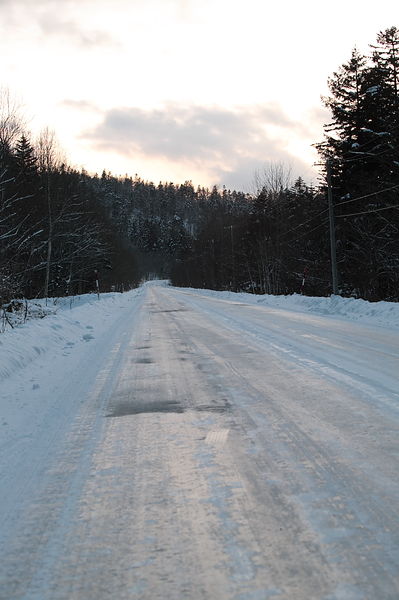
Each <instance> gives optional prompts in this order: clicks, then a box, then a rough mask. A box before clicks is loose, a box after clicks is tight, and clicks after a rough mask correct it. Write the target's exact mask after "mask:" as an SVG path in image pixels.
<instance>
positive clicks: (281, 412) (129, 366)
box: [0, 286, 399, 600]
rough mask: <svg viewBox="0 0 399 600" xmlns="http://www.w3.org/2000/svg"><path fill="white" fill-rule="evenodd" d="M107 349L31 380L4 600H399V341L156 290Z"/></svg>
mask: <svg viewBox="0 0 399 600" xmlns="http://www.w3.org/2000/svg"><path fill="white" fill-rule="evenodd" d="M92 337H93V338H94V339H90V337H86V338H85V339H87V344H86V346H85V348H86V351H85V352H84V353H81V354H80V355H78V354H76V357H77V358H74V353H73V349H71V351H70V355H68V353H69V350H68V351H66V352H65V356H62V357H60V356H55V357H54V360H53V362H52V361H51V359H50V358H49V359H48V364H47V366H46V364H45V363H41V373H38V375H37V377H36V379H35V383H34V384H33V386H32V389H31V391H30V393H29V394H28V393H27V387H26V385H25V383H24V381H23V374H20V375H19V376H18V377H19V378H17V379H15V399H16V398H17V396H18V394H19V396H18V399H19V402H20V403H21V402H22V401H23V402H26V411H27V414H28V415H29V419H26V422H24V421H23V420H20V421H18V423H19V429H18V428H17V427H15V434H13V437H11V438H9V440H8V442H7V443H6V444H5V443H4V442H3V443H1V447H0V449H1V457H0V466H1V480H0V485H1V495H2V505H1V508H2V511H1V515H0V525H1V527H0V531H1V536H0V541H1V549H0V597H1V599H4V600H12V599H17V598H18V599H24V600H61V599H62V600H72V599H76V600H102V599H109V598H114V599H115V600H125V599H132V600H133V599H144V600H197V599H198V600H199V599H204V600H205V599H206V600H230V599H232V600H233V599H234V600H266V599H269V598H276V599H279V600H312V599H317V600H366V599H367V600H387V599H390V600H397V599H398V598H399V467H398V464H399V436H398V408H399V394H398V392H399V344H398V330H397V329H396V330H392V331H390V330H389V329H386V328H383V327H378V328H377V327H374V328H372V327H369V326H365V325H361V324H356V323H350V322H348V321H344V320H340V319H334V318H326V317H322V316H314V315H311V314H303V313H302V314H301V313H295V312H289V311H284V310H279V309H271V308H268V307H265V306H259V305H250V304H244V303H242V302H237V301H233V300H228V301H226V300H221V299H217V298H211V297H206V296H201V294H200V293H191V292H190V291H184V290H178V289H174V288H167V287H157V286H147V287H146V288H144V290H143V293H142V294H141V295H138V296H137V297H135V298H134V301H133V302H132V303H131V305H130V307H129V308H125V310H124V312H123V311H122V312H121V315H120V317H118V318H117V319H115V322H114V325H113V327H112V329H110V330H109V332H108V333H107V335H103V336H102V337H101V338H100V339H95V336H94V335H93V336H92ZM78 359H79V360H78ZM60 360H63V365H64V374H63V375H62V376H60V375H59V373H60V370H59V365H58V362H57V361H60ZM57 365H58V366H57ZM6 390H8V396H7V399H8V402H11V401H13V398H14V397H13V395H12V393H11V392H10V391H9V388H6ZM35 394H36V395H35ZM15 401H16V400H15ZM33 402H34V403H35V411H34V412H32V403H33ZM43 407H45V408H43ZM7 426H8V427H11V426H10V425H7ZM7 431H8V430H7ZM7 439H8V438H7Z"/></svg>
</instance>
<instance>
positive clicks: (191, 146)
mask: <svg viewBox="0 0 399 600" xmlns="http://www.w3.org/2000/svg"><path fill="white" fill-rule="evenodd" d="M293 132H296V134H297V135H299V136H305V137H306V134H307V133H308V130H307V127H306V126H305V125H303V124H302V123H296V122H293V121H292V120H291V119H289V118H288V117H287V115H286V114H285V113H284V112H283V111H282V109H281V108H280V107H279V106H278V105H276V104H265V105H255V106H245V107H238V108H237V109H228V108H222V107H218V106H215V107H209V106H206V107H204V106H196V105H189V106H186V105H181V104H173V103H170V104H167V105H165V106H164V107H162V108H159V109H153V110H144V109H141V108H136V107H131V108H129V107H122V108H112V109H110V110H108V111H106V112H105V113H104V115H103V119H102V121H101V122H100V123H99V124H98V125H97V126H96V127H95V128H94V129H92V130H90V131H87V132H85V133H84V134H83V137H84V138H85V139H86V140H89V141H90V142H91V144H92V146H93V147H94V148H95V149H96V150H100V151H110V150H112V151H114V152H116V153H118V154H120V155H123V156H124V157H129V158H133V157H139V156H140V157H146V158H150V159H151V158H152V159H154V160H155V159H156V160H159V159H162V160H165V161H168V162H172V163H177V162H180V163H184V164H186V165H189V164H191V165H193V166H195V168H196V169H203V170H205V171H207V172H208V173H209V172H210V173H212V176H213V177H214V179H215V181H217V182H218V183H225V184H226V185H229V186H231V187H235V188H237V187H240V186H241V187H242V186H243V185H244V182H246V185H247V186H250V184H251V181H250V180H251V178H252V177H253V174H254V171H255V170H256V169H259V168H261V167H262V165H264V164H265V163H266V162H267V161H276V160H277V161H282V162H284V163H286V164H289V165H291V166H293V170H294V171H295V172H298V174H299V173H300V172H301V167H303V169H302V172H308V171H309V166H308V165H306V164H305V162H303V161H301V160H300V159H299V158H297V157H295V156H293V155H292V154H291V153H290V152H288V151H287V150H286V145H287V142H288V139H289V137H290V136H291V135H292V133H293Z"/></svg>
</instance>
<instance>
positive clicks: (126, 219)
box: [0, 27, 399, 301]
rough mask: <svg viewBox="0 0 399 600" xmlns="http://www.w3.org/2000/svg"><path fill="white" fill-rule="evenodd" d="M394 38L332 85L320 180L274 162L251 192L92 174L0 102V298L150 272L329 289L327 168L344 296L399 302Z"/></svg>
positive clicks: (262, 289)
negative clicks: (294, 174) (311, 181)
mask: <svg viewBox="0 0 399 600" xmlns="http://www.w3.org/2000/svg"><path fill="white" fill-rule="evenodd" d="M398 85H399V31H398V29H396V28H395V27H392V28H390V29H388V30H386V31H384V32H381V33H379V34H378V36H377V42H376V44H375V45H373V46H372V47H371V54H370V56H367V57H366V56H363V55H361V54H359V53H358V52H357V51H356V50H354V51H353V53H352V56H351V57H350V60H349V61H348V63H345V64H344V65H342V66H341V67H340V68H339V69H338V70H337V72H336V73H334V74H333V75H332V76H331V78H330V79H329V89H330V96H328V97H326V98H324V104H325V105H326V106H327V107H328V108H329V110H330V111H331V122H330V123H329V124H327V125H326V126H325V138H324V141H322V142H320V143H318V144H316V147H317V149H318V151H319V154H320V158H321V164H322V169H321V183H320V185H319V186H318V187H317V188H315V187H312V186H308V185H307V184H306V183H305V182H304V181H303V179H302V178H300V177H299V178H297V180H296V181H294V182H292V181H291V178H290V174H289V171H288V169H287V168H286V167H285V166H284V165H281V164H276V163H270V164H269V165H268V166H266V167H265V170H264V172H263V173H260V174H258V177H257V179H256V181H255V184H256V185H255V188H256V191H255V192H254V193H253V194H244V193H242V192H236V191H230V190H227V189H225V188H223V189H217V188H216V187H214V188H213V189H211V190H208V189H204V188H201V187H199V188H194V186H193V185H192V184H191V182H186V183H184V184H182V185H175V184H173V183H160V184H159V185H154V184H153V183H150V182H145V181H143V180H141V179H140V178H139V177H137V176H136V177H135V178H134V179H132V178H130V177H127V176H126V177H123V178H121V177H115V176H113V175H112V174H110V173H107V172H105V171H104V172H103V173H102V175H101V176H97V175H95V176H91V175H89V174H88V173H86V172H84V171H83V172H82V171H77V170H75V169H72V168H70V167H68V166H67V165H66V164H65V161H63V160H62V159H61V158H60V157H59V152H58V148H57V145H56V143H55V140H54V136H53V135H52V134H51V133H50V132H48V131H44V132H42V134H41V136H39V138H38V139H37V140H31V139H30V137H29V135H28V134H27V133H26V131H25V130H24V128H23V126H22V121H21V119H20V117H19V115H18V111H17V110H16V109H15V107H14V105H13V104H12V102H11V101H10V97H9V95H7V93H3V95H2V97H1V98H0V296H1V297H2V299H3V301H4V300H7V299H9V298H11V297H12V296H29V297H33V296H37V295H40V296H42V295H44V296H53V295H63V294H71V293H76V292H84V291H90V290H92V289H94V288H95V279H96V272H97V273H98V276H99V281H100V286H101V289H104V290H106V289H122V288H124V289H126V288H127V287H131V286H132V285H135V284H136V283H137V282H138V281H139V280H140V278H141V277H143V276H145V275H148V274H151V275H152V276H157V277H169V278H170V279H171V280H172V283H173V284H175V285H180V286H193V287H207V288H215V289H231V290H245V291H253V292H257V293H269V294H282V293H284V294H285V293H292V292H302V293H306V294H312V295H328V294H330V293H331V291H332V289H331V266H330V264H331V259H330V234H329V212H328V204H327V194H326V188H327V184H326V169H325V165H326V164H327V161H329V163H330V166H331V188H332V194H333V202H334V212H335V222H336V238H337V259H338V275H339V289H340V293H342V294H343V295H353V296H356V297H362V298H365V299H369V300H381V299H388V300H398V299H399V201H398V198H399V91H398Z"/></svg>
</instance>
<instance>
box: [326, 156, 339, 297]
mask: <svg viewBox="0 0 399 600" xmlns="http://www.w3.org/2000/svg"><path fill="white" fill-rule="evenodd" d="M327 197H328V214H329V219H330V252H331V273H332V289H333V294H335V295H337V294H338V270H337V248H336V244H335V223H334V207H333V199H332V186H331V159H330V158H328V159H327Z"/></svg>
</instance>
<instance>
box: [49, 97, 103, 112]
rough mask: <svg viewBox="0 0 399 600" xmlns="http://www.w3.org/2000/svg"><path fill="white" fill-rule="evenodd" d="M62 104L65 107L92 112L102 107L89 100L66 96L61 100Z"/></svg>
mask: <svg viewBox="0 0 399 600" xmlns="http://www.w3.org/2000/svg"><path fill="white" fill-rule="evenodd" d="M59 105H60V106H63V107H65V108H71V109H72V110H78V111H90V112H98V111H100V109H99V108H98V106H96V104H94V103H93V102H89V101H88V100H73V99H71V98H65V99H64V100H61V102H59Z"/></svg>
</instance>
